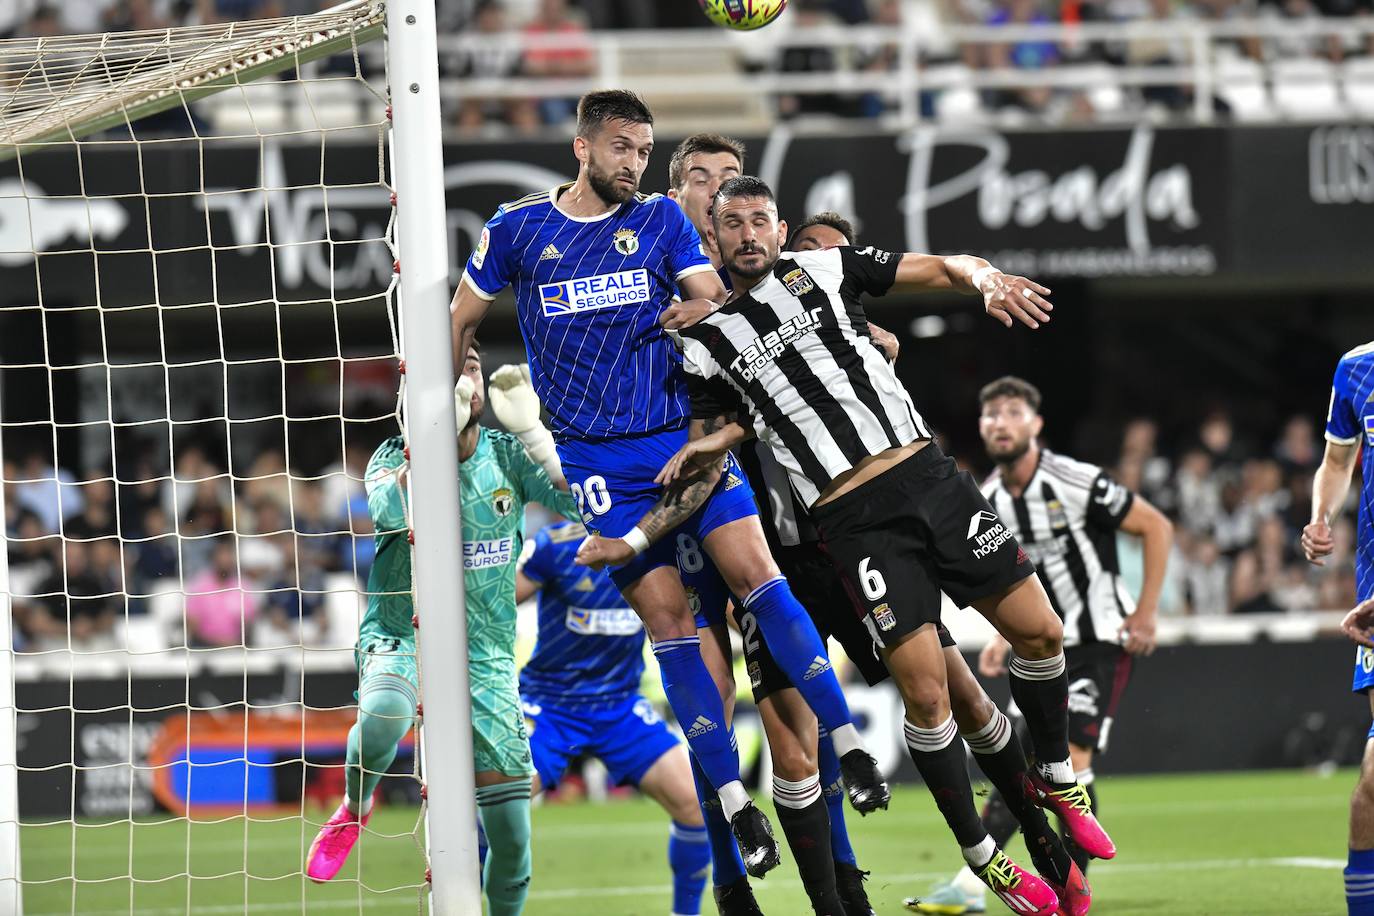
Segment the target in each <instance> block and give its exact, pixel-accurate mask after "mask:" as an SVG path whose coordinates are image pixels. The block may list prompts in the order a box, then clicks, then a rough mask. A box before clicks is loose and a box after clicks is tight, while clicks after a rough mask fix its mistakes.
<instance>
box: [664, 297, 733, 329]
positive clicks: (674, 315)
mask: <svg viewBox="0 0 1374 916" xmlns="http://www.w3.org/2000/svg"><path fill="white" fill-rule="evenodd" d="M718 308H720V304H719V303H716V302H712V301H711V300H710V299H686V300H683V301H681V302H674V303H673V304H672V305H670V306H668V307H667V308H666V309H664V310H663V314H662V315H659V316H658V323H659V324H660V325H662V326H663V327H665V328H667V329H668V330H670V331H676V330H679V329H681V328H688V327H691V326H692V325H694V324H696V323H697V322H698V321H700V320H701V319H703V318H705V317H706V316H707V315H709V314H711V313H712V312H714V311H715V310H716V309H718Z"/></svg>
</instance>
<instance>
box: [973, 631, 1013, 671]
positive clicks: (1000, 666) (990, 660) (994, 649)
mask: <svg viewBox="0 0 1374 916" xmlns="http://www.w3.org/2000/svg"><path fill="white" fill-rule="evenodd" d="M1010 652H1011V643H1009V642H1007V641H1006V640H1005V639H1003V638H1002V637H1001V636H994V637H992V639H990V640H989V641H988V644H987V645H986V646H984V647H983V651H982V652H979V653H978V673H979V674H981V675H982V676H983V677H1001V676H1002V675H1004V674H1006V673H1007V655H1008V654H1009V653H1010Z"/></svg>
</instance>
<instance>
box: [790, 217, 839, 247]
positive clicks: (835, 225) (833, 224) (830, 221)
mask: <svg viewBox="0 0 1374 916" xmlns="http://www.w3.org/2000/svg"><path fill="white" fill-rule="evenodd" d="M812 226H829V227H830V228H831V229H834V230H835V231H836V232H838V233H839V234H840V235H842V236H844V240H845V242H846V243H847V244H850V245H853V244H854V239H855V235H854V224H853V223H851V222H850V221H849V220H847V219H845V218H844V217H843V216H840V214H838V213H836V212H835V211H834V210H822V211H821V212H820V213H813V214H812V215H810V216H808V217H807V218H806V219H804V220H802V222H801V225H800V226H794V227H793V228H792V229H791V230H790V233H789V234H790V235H791V236H792V238H794V239H795V238H796V237H797V236H799V235H801V234H802V233H803V232H805V231H806V230H807V229H810V228H811V227H812Z"/></svg>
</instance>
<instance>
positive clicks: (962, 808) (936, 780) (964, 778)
mask: <svg viewBox="0 0 1374 916" xmlns="http://www.w3.org/2000/svg"><path fill="white" fill-rule="evenodd" d="M903 725H904V726H905V732H906V746H907V750H908V751H910V752H911V759H912V761H913V762H914V763H915V764H916V769H918V770H920V771H921V778H922V779H924V780H925V783H926V788H927V789H929V790H930V794H931V795H933V796H934V797H935V804H936V805H937V806H939V808H940V813H941V814H943V815H944V816H945V823H947V824H949V829H950V830H952V831H953V832H954V837H955V839H957V840H958V841H959V847H960V848H961V849H964V850H969V849H973V848H976V847H979V846H981V845H982V844H983V843H984V841H986V840H987V839H988V832H987V830H985V829H984V828H983V824H982V822H981V821H980V820H978V811H977V810H976V809H975V808H974V807H973V786H971V785H970V784H969V781H968V765H967V764H966V763H965V761H964V744H963V742H962V741H960V740H959V729H958V728H957V727H956V726H955V724H954V716H953V715H951V716H950V717H949V718H947V719H945V721H944V722H943V723H941V724H940V725H937V726H935V727H934V728H920V727H919V726H916V725H912V724H911V723H910V722H904V723H903ZM991 855H992V854H991V853H990V852H989V853H988V855H987V857H986V858H983V857H981V856H980V858H982V861H980V862H976V863H973V862H970V863H969V864H970V865H973V866H974V867H982V866H983V865H986V864H987V862H988V859H990V858H991ZM965 856H966V857H967V853H965Z"/></svg>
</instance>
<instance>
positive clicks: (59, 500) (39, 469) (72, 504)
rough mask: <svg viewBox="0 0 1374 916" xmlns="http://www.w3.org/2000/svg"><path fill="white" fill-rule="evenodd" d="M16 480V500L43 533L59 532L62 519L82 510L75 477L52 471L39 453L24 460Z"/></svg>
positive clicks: (45, 458) (42, 454) (51, 464)
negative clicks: (36, 520)
mask: <svg viewBox="0 0 1374 916" xmlns="http://www.w3.org/2000/svg"><path fill="white" fill-rule="evenodd" d="M15 480H16V481H17V484H16V486H15V487H14V490H15V495H16V497H17V498H18V500H19V502H20V503H21V504H22V505H23V506H24V507H25V508H27V509H28V510H30V511H31V512H33V513H34V514H35V515H37V516H38V520H39V521H40V522H41V523H42V525H43V530H44V531H50V532H57V531H60V530H61V528H62V520H63V519H65V518H70V517H71V516H73V515H76V514H78V513H79V512H80V511H81V510H82V509H83V508H84V507H85V503H84V502H82V499H81V488H80V487H78V486H77V485H76V477H75V476H73V475H72V472H71V471H68V470H65V469H58V468H56V467H54V466H53V463H52V461H51V460H50V459H49V458H48V456H47V455H46V454H45V453H43V452H41V451H33V452H30V453H29V454H28V455H27V456H25V458H24V460H23V462H22V463H21V465H20V467H19V470H18V471H17V472H16V475H15Z"/></svg>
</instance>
